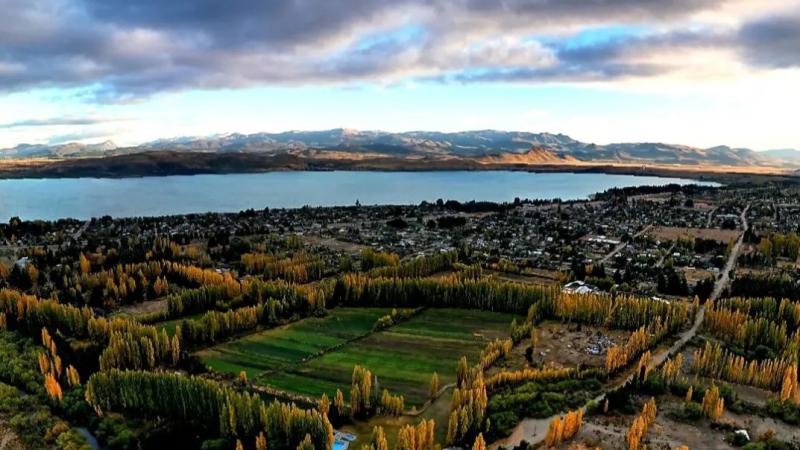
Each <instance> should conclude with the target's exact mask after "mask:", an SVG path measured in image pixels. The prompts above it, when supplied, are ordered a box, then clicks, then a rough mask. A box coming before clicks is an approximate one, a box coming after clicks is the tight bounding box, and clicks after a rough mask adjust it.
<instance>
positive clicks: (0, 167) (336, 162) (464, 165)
mask: <svg viewBox="0 0 800 450" xmlns="http://www.w3.org/2000/svg"><path fill="white" fill-rule="evenodd" d="M334 170H347V171H387V172H388V171H398V172H415V171H419V172H422V171H488V170H510V171H527V172H537V173H548V172H551V173H552V172H570V173H606V174H617V175H646V176H658V177H679V178H689V179H696V180H700V181H716V182H720V183H724V184H730V183H741V182H748V183H758V182H764V181H767V180H769V181H780V180H796V179H797V174H796V173H795V172H793V171H791V170H789V169H784V168H777V167H757V166H711V165H672V164H639V163H637V164H633V163H618V162H595V161H592V162H582V161H574V162H553V163H541V162H531V163H509V162H485V161H480V160H476V159H473V158H468V157H448V158H434V157H421V158H392V157H373V158H370V157H367V158H361V157H358V155H353V157H352V158H343V157H336V158H327V157H312V158H309V157H304V156H299V155H293V154H279V155H272V154H266V155H265V154H256V153H205V152H175V151H153V152H144V153H135V154H128V155H119V156H108V157H92V158H67V159H49V158H36V159H14V160H0V179H20V178H40V179H41V178H138V177H150V176H171V175H201V174H220V175H221V174H238V173H266V172H280V171H334Z"/></svg>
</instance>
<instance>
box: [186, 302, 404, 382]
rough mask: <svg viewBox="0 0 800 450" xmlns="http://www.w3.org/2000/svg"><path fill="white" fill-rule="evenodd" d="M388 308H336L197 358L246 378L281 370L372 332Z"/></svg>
mask: <svg viewBox="0 0 800 450" xmlns="http://www.w3.org/2000/svg"><path fill="white" fill-rule="evenodd" d="M390 311H391V309H388V308H336V309H333V310H331V311H330V314H328V315H327V316H325V317H321V318H316V317H314V318H309V319H305V320H301V321H299V322H295V323H291V324H288V325H284V326H281V327H277V328H272V329H269V330H266V331H262V332H260V333H255V334H251V335H249V336H245V337H243V338H241V339H237V340H235V341H231V342H226V343H224V344H221V345H217V346H215V347H211V348H209V349H206V350H203V351H201V352H199V353H198V356H199V357H200V359H201V360H202V361H203V363H205V364H207V365H208V366H211V368H213V369H214V370H218V371H220V372H228V373H234V374H238V373H239V372H240V371H245V372H246V373H247V376H248V377H250V378H253V377H256V376H257V375H259V374H262V373H263V372H265V371H272V370H277V369H281V368H284V367H285V366H287V365H292V364H296V363H299V362H301V361H302V360H303V359H305V358H308V357H309V356H311V355H315V354H317V353H319V352H321V351H324V350H326V349H329V348H332V347H335V346H337V345H340V344H342V343H345V342H347V341H348V340H350V339H353V338H355V337H358V336H363V335H365V334H367V333H369V332H370V331H371V330H372V327H373V325H374V324H375V321H376V320H378V318H379V317H381V316H384V315H386V314H389V312H390Z"/></svg>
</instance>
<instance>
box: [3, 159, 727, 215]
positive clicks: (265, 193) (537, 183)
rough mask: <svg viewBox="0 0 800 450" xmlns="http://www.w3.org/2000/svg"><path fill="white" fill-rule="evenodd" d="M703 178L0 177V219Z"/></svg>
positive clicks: (569, 192)
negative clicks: (7, 178)
mask: <svg viewBox="0 0 800 450" xmlns="http://www.w3.org/2000/svg"><path fill="white" fill-rule="evenodd" d="M670 183H677V184H692V183H696V184H703V185H716V184H715V183H708V182H698V181H695V180H685V179H678V178H660V177H649V176H632V175H607V174H599V173H588V174H576V173H530V172H518V171H479V172H472V171H466V172H462V171H452V172H348V171H334V172H269V173H259V174H227V175H192V176H168V177H144V178H62V179H17V180H0V220H2V221H8V219H9V218H11V217H14V216H17V217H20V218H22V219H26V220H32V219H44V220H54V219H59V218H64V217H73V218H78V219H88V218H91V217H100V216H103V215H110V216H113V217H132V216H162V215H172V214H186V213H199V212H236V211H241V210H243V209H248V208H255V209H263V208H264V207H270V208H295V207H301V206H305V205H309V206H342V205H353V204H355V202H356V201H357V200H358V201H360V202H361V204H363V205H374V204H418V203H420V202H421V201H423V200H427V201H435V200H436V199H438V198H442V199H445V200H448V199H449V200H459V201H468V200H484V201H495V202H502V201H512V200H514V198H515V197H519V198H523V199H524V198H529V199H551V198H561V199H563V200H573V199H584V198H588V197H589V196H590V195H591V194H594V193H596V192H601V191H604V190H606V189H609V188H612V187H626V186H643V185H665V184H670Z"/></svg>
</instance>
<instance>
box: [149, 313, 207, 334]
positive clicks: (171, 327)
mask: <svg viewBox="0 0 800 450" xmlns="http://www.w3.org/2000/svg"><path fill="white" fill-rule="evenodd" d="M203 314H205V313H197V314H192V315H190V316H186V317H181V318H179V319H175V320H166V321H164V322H158V323H154V324H153V326H155V327H156V330H158V332H159V333H160V332H161V330H162V329H164V330H167V334H169V335H170V336H172V335H173V334H175V327H177V326H178V325H180V324H181V322H183V321H184V320H192V319H199V318H200V317H202V316H203Z"/></svg>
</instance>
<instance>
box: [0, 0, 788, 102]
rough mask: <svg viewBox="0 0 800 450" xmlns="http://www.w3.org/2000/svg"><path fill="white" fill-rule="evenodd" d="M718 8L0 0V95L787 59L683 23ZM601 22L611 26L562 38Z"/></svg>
mask: <svg viewBox="0 0 800 450" xmlns="http://www.w3.org/2000/svg"><path fill="white" fill-rule="evenodd" d="M742 1H746V0H742ZM752 1H754V2H757V1H758V0H752ZM723 3H726V0H594V1H585V0H502V1H493V2H487V1H483V0H434V1H431V0H317V1H310V0H273V1H264V2H253V1H250V0H229V1H225V2H220V1H218V0H172V1H168V2H164V1H161V0H36V1H30V0H0V9H2V10H3V11H4V18H5V19H6V20H5V21H4V27H2V28H0V49H2V50H0V91H23V90H27V89H32V88H40V87H53V86H55V87H77V88H83V89H85V90H86V91H87V93H88V95H89V97H90V98H92V99H94V100H95V101H102V102H105V101H116V102H118V101H129V100H135V99H139V98H143V97H147V96H149V95H153V94H156V93H160V92H168V91H177V90H184V89H197V88H199V89H216V88H239V87H250V86H261V85H275V84H280V85H306V84H327V83H336V84H352V83H363V82H367V83H379V84H392V83H397V82H402V81H406V80H412V81H413V80H433V81H438V82H462V83H468V82H541V81H569V82H579V81H597V80H601V81H608V80H616V79H620V78H628V77H640V78H641V77H652V76H658V75H663V74H669V73H671V72H672V71H673V70H676V68H677V67H679V66H681V62H680V61H674V60H673V61H670V60H669V58H666V57H665V58H662V59H661V60H659V58H658V56H659V55H660V54H662V53H664V54H673V53H674V52H675V51H676V50H680V49H685V48H692V49H696V48H703V47H705V46H726V47H732V48H740V49H744V50H742V54H743V55H744V56H743V59H744V60H745V62H747V63H748V64H751V65H753V66H755V67H758V68H774V67H787V66H793V65H796V63H797V53H796V52H797V48H798V46H797V28H798V27H797V26H796V25H797V22H796V21H793V20H795V19H796V18H795V19H791V18H790V19H789V20H787V19H786V18H782V17H780V16H778V17H773V18H768V19H758V21H756V22H753V23H747V19H748V18H747V17H744V18H741V19H742V20H741V21H744V22H746V23H745V25H743V26H742V27H741V30H739V31H737V30H722V31H720V30H718V29H716V28H715V27H713V26H710V25H707V24H706V25H705V26H704V24H702V23H701V24H696V23H693V22H692V21H693V18H694V17H696V16H697V15H699V14H701V13H703V12H708V11H715V10H716V8H718V7H719V6H720V5H721V4H723ZM606 27H616V28H620V29H621V30H622V32H621V33H619V34H618V35H617V36H615V37H614V38H612V39H599V40H596V41H595V40H593V39H589V40H588V42H581V43H579V44H577V45H576V44H575V43H574V42H572V41H571V39H572V37H574V35H576V34H580V33H582V32H585V31H586V30H593V29H598V30H602V29H603V28H606ZM792 27H794V28H792ZM626 29H631V30H634V31H635V32H634V31H632V32H630V33H626V32H625V30H626ZM600 34H602V33H600ZM590 38H591V36H590ZM773 42H776V43H779V45H778V46H777V48H773V46H772V45H771V44H772V43H773ZM684 69H685V67H684Z"/></svg>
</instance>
